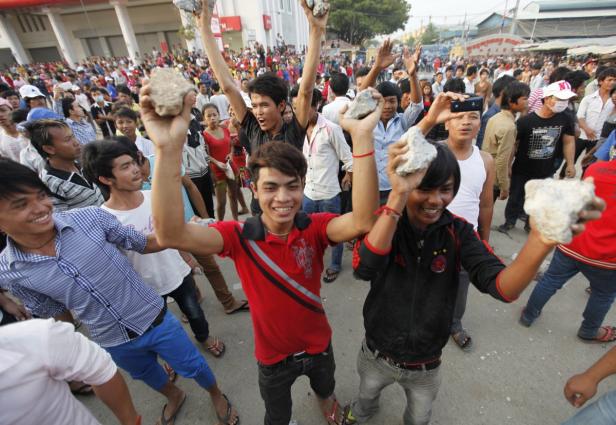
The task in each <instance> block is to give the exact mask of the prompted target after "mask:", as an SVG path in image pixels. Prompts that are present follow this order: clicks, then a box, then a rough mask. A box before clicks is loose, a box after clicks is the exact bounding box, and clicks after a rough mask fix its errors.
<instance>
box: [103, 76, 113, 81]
mask: <svg viewBox="0 0 616 425" xmlns="http://www.w3.org/2000/svg"><path fill="white" fill-rule="evenodd" d="M105 81H111V82H113V78H111V77H105Z"/></svg>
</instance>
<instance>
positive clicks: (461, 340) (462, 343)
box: [451, 329, 473, 351]
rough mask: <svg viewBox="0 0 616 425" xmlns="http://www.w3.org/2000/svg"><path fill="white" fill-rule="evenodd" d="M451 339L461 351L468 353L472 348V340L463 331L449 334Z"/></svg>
mask: <svg viewBox="0 0 616 425" xmlns="http://www.w3.org/2000/svg"><path fill="white" fill-rule="evenodd" d="M451 338H452V339H453V340H454V341H455V343H456V344H457V345H458V347H460V348H461V349H462V351H470V349H471V348H472V347H473V339H472V338H471V336H470V335H469V334H468V333H467V332H466V331H465V330H464V329H462V330H461V331H460V332H456V333H454V334H451Z"/></svg>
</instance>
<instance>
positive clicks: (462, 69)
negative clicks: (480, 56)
mask: <svg viewBox="0 0 616 425" xmlns="http://www.w3.org/2000/svg"><path fill="white" fill-rule="evenodd" d="M458 70H461V71H462V72H464V65H458V66H456V72H458Z"/></svg>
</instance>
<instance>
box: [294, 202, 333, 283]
mask: <svg viewBox="0 0 616 425" xmlns="http://www.w3.org/2000/svg"><path fill="white" fill-rule="evenodd" d="M302 209H303V210H304V212H305V213H306V214H312V213H319V212H328V213H335V214H340V194H338V195H336V196H334V197H333V198H331V199H323V200H321V201H313V200H312V199H310V198H308V197H307V196H306V195H304V202H303V206H302ZM342 248H343V246H342V244H341V243H339V244H337V245H335V246H333V247H332V262H331V264H330V265H329V267H328V269H330V270H333V271H336V272H339V271H340V270H341V269H342Z"/></svg>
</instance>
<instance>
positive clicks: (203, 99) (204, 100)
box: [195, 93, 210, 112]
mask: <svg viewBox="0 0 616 425" xmlns="http://www.w3.org/2000/svg"><path fill="white" fill-rule="evenodd" d="M208 103H210V98H209V97H208V96H207V95H205V94H202V93H199V94H198V95H197V102H196V103H195V108H197V109H198V110H199V111H201V112H203V107H204V106H205V105H207V104H208Z"/></svg>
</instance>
